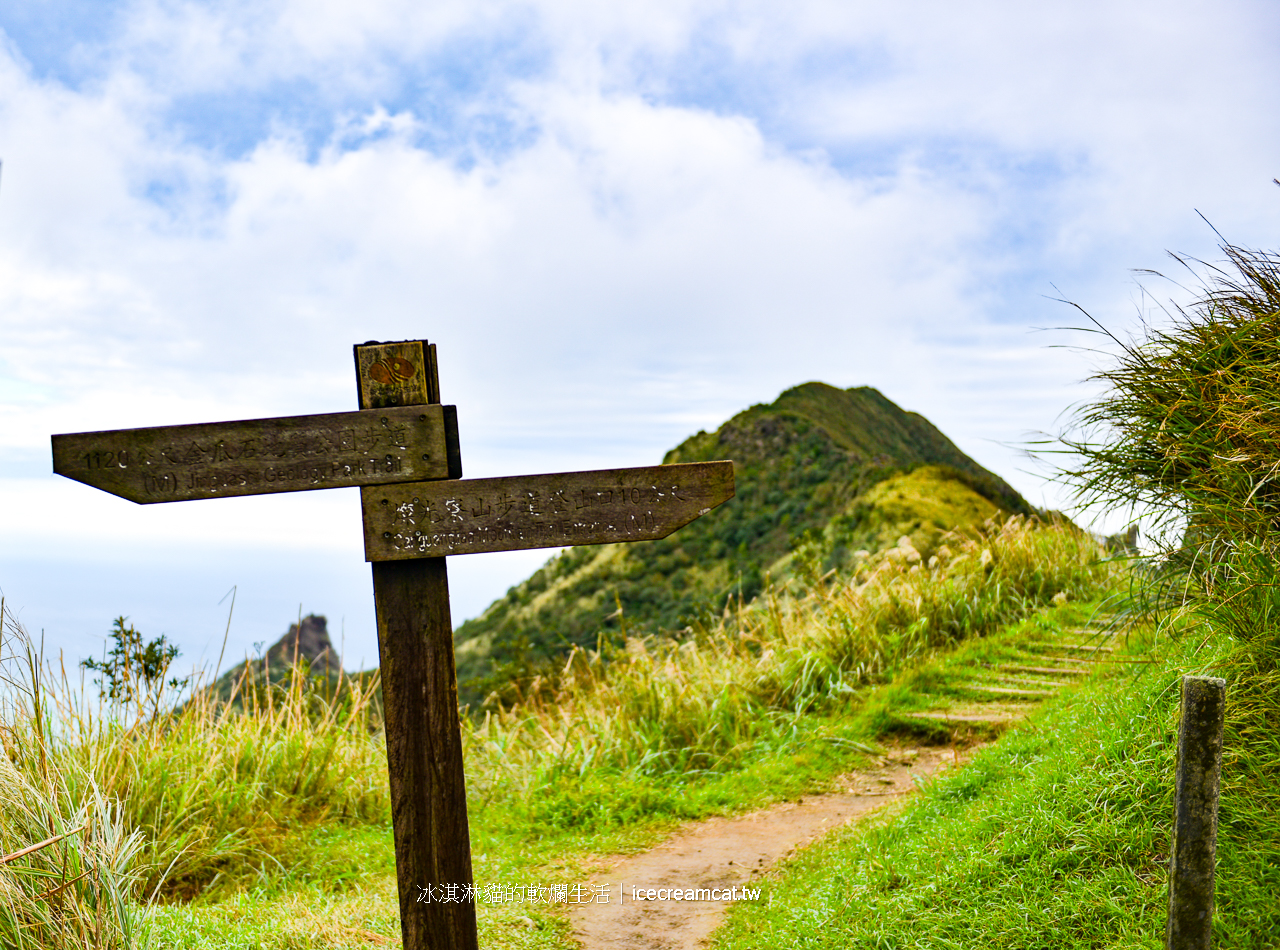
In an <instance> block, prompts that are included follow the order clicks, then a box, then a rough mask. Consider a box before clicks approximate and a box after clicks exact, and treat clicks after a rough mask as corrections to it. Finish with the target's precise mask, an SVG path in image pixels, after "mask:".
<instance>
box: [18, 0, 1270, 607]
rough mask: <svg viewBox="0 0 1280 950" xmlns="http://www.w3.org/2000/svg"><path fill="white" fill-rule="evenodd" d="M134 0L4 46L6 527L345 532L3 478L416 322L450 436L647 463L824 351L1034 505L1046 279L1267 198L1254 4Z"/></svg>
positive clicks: (340, 390) (494, 458) (480, 464)
mask: <svg viewBox="0 0 1280 950" xmlns="http://www.w3.org/2000/svg"><path fill="white" fill-rule="evenodd" d="M120 9H121V22H122V24H123V26H122V28H121V29H120V31H119V32H118V33H117V34H116V35H115V37H114V38H113V39H112V41H111V42H110V44H109V45H108V46H106V47H104V48H101V49H99V50H97V51H96V57H97V58H96V62H98V63H99V67H98V72H97V73H95V74H93V75H91V76H89V77H88V78H83V77H82V78H80V79H77V81H76V82H75V83H71V82H70V81H67V82H60V81H59V80H58V79H57V78H51V77H50V76H49V75H47V74H45V73H41V72H39V70H37V69H35V68H34V67H29V66H28V65H27V64H25V63H23V62H22V61H21V57H20V55H19V54H20V53H21V52H22V51H21V49H20V48H19V49H18V50H17V52H15V51H14V50H13V49H9V50H6V51H2V52H0V158H3V160H4V177H3V187H2V189H0V334H3V339H4V347H3V349H2V350H0V453H4V455H5V456H6V457H7V458H8V459H9V460H10V462H11V464H5V465H4V466H2V467H0V478H3V479H7V480H6V481H3V482H0V490H2V491H3V492H4V493H5V494H4V497H5V498H6V499H8V504H9V505H10V506H13V505H18V506H25V508H24V510H26V511H27V514H24V516H23V517H21V518H11V519H10V520H9V522H8V523H7V524H5V525H4V526H3V530H4V531H5V536H6V539H7V540H8V541H9V542H10V545H9V546H10V548H11V549H12V548H13V546H14V545H15V544H16V545H19V546H20V545H21V544H24V543H28V542H29V543H31V544H32V545H36V546H39V545H40V544H43V543H44V542H43V540H42V539H43V538H46V537H48V536H57V537H73V536H76V534H77V533H78V532H81V533H87V534H94V532H98V533H99V534H97V535H94V536H95V537H97V536H99V535H100V534H101V533H102V532H105V533H107V534H109V535H110V536H112V537H118V538H121V539H122V540H124V541H128V542H129V543H136V544H138V545H145V544H150V543H152V542H154V540H155V537H156V532H160V533H162V534H163V533H164V532H166V531H170V530H172V531H173V532H175V533H176V534H177V535H180V536H184V537H190V538H196V537H203V538H205V539H206V541H210V540H211V539H212V541H216V545H215V546H217V547H218V548H219V549H220V550H221V549H223V548H224V547H227V546H230V548H234V546H235V544H237V543H240V544H242V545H243V547H242V548H240V549H239V550H240V554H239V555H238V557H239V558H240V559H241V560H242V561H245V562H246V563H247V562H248V561H252V562H253V563H254V564H257V565H260V566H261V565H263V564H265V562H266V561H269V560H270V559H271V557H272V555H271V553H270V552H271V551H277V550H278V551H286V550H289V549H290V545H293V544H295V542H298V541H299V540H301V542H302V543H303V546H304V547H307V548H308V549H312V550H321V549H323V550H330V547H327V546H328V545H331V549H332V551H333V552H335V553H334V556H335V557H343V558H346V557H348V556H352V555H351V552H352V551H355V550H357V549H358V544H357V541H356V539H355V538H354V537H353V538H352V539H337V536H336V535H331V534H330V533H329V530H328V529H327V528H325V527H323V525H324V524H326V523H328V521H329V519H330V517H331V516H330V515H329V514H324V512H328V511H329V510H330V509H329V508H327V507H325V506H326V505H330V504H338V503H337V502H332V503H331V502H321V501H312V500H306V501H303V500H302V499H300V498H290V497H284V498H279V499H264V500H261V501H260V502H259V503H256V504H244V505H240V504H228V505H226V507H224V508H223V509H220V510H218V511H217V513H216V514H215V513H214V509H213V508H208V509H204V508H202V506H192V507H193V508H198V509H200V512H197V513H190V514H188V513H183V514H178V513H173V514H155V515H152V514H147V515H145V516H141V515H138V516H135V515H134V514H133V513H132V512H133V511H134V509H132V508H131V506H128V507H126V508H120V509H111V510H110V511H109V510H108V509H107V508H106V507H93V510H94V511H95V512H97V513H96V514H94V515H93V516H92V517H91V518H90V519H89V522H86V521H85V519H84V518H80V519H79V520H76V519H75V518H73V517H71V516H70V515H67V514H66V513H65V512H63V511H62V509H61V507H60V506H59V505H57V504H56V503H53V502H52V501H51V498H52V496H53V495H56V494H57V493H58V492H59V491H87V489H82V488H81V487H80V486H70V485H65V484H62V485H61V488H60V487H59V485H60V484H61V483H59V482H47V483H41V485H40V487H38V488H35V487H33V486H32V483H31V482H30V481H29V479H30V478H31V477H32V476H33V475H34V474H35V473H36V472H37V471H39V470H40V467H41V465H43V458H44V455H45V453H47V444H48V443H47V438H48V435H49V433H51V432H60V431H81V430H88V429H97V428H116V427H125V426H141V425H155V424H167V423H178V422H195V421H206V420H212V419H218V418H246V417H256V416H266V415H282V414H289V413H303V412H320V411H336V410H341V409H346V408H351V407H352V406H353V405H354V388H353V384H352V370H351V366H350V362H349V361H350V350H349V347H350V345H351V344H352V343H355V342H358V341H362V340H365V339H371V338H407V337H417V336H428V337H430V338H431V339H433V340H435V341H437V342H438V343H439V344H440V347H441V356H442V377H443V385H444V390H445V397H446V401H451V402H456V403H457V404H458V405H459V411H460V415H461V420H462V425H463V446H464V457H465V461H466V467H467V469H468V474H471V475H486V474H505V473H513V472H518V471H532V470H554V469H557V468H558V469H561V470H564V469H571V468H581V467H604V466H611V465H615V464H642V463H645V462H650V461H653V460H655V459H656V458H657V457H658V456H660V454H661V452H662V450H664V449H665V448H668V447H670V446H671V445H673V444H674V443H675V442H677V441H678V440H679V439H680V438H682V437H683V436H685V435H687V434H689V433H691V432H692V431H694V430H696V429H697V428H700V427H711V426H714V425H716V424H718V423H719V422H720V421H722V420H723V419H724V418H726V417H727V416H728V415H729V414H731V413H732V412H735V411H737V410H739V409H741V408H744V407H745V406H746V405H748V404H750V403H753V402H758V401H763V400H769V399H772V398H773V397H774V396H776V395H777V393H778V392H779V391H780V390H782V389H784V388H786V387H788V386H791V385H794V384H797V383H799V382H802V381H805V380H809V379H823V380H826V381H828V382H832V383H834V384H837V385H842V386H850V385H861V384H872V385H876V386H879V387H880V388H881V389H882V390H883V391H884V392H885V394H886V395H888V396H889V397H890V398H891V399H894V400H896V401H898V402H899V403H900V404H902V405H903V406H904V407H905V408H908V409H913V410H917V411H921V412H923V413H924V414H925V415H926V416H928V417H929V418H930V419H932V420H933V421H934V422H935V423H936V424H938V425H939V426H940V428H942V429H943V431H944V432H946V433H947V434H949V435H950V436H952V437H953V438H954V439H955V440H956V441H957V442H958V443H959V444H960V445H961V447H962V448H964V449H965V450H966V451H969V452H970V453H972V454H974V455H975V457H977V458H978V459H979V460H980V461H982V462H984V464H987V465H988V466H989V467H992V468H995V469H996V470H998V471H999V472H1000V473H1001V474H1002V475H1005V476H1006V477H1008V478H1010V479H1011V480H1012V481H1014V483H1015V484H1016V485H1018V487H1020V488H1021V489H1022V490H1024V491H1025V492H1027V493H1028V494H1029V495H1030V496H1032V497H1033V500H1035V501H1041V500H1045V501H1049V502H1053V501H1054V499H1053V498H1052V497H1050V496H1042V495H1041V490H1040V488H1039V487H1038V482H1037V481H1036V480H1035V479H1034V478H1032V477H1030V476H1024V475H1020V474H1018V473H1016V472H1015V471H1013V468H1014V467H1015V466H1016V465H1017V464H1019V462H1018V459H1017V455H1016V452H1014V451H1013V450H1011V449H1008V448H1005V447H1002V446H1001V445H1000V443H1009V442H1014V441H1017V440H1018V439H1020V438H1022V437H1023V435H1024V433H1026V432H1027V431H1029V430H1033V429H1043V428H1048V427H1051V426H1052V425H1053V424H1054V417H1055V416H1056V415H1057V413H1058V411H1059V410H1061V409H1062V408H1064V407H1065V406H1066V405H1067V404H1068V403H1069V402H1070V401H1072V400H1073V399H1075V398H1078V397H1079V396H1080V395H1081V394H1082V393H1083V392H1086V391H1087V390H1085V389H1081V388H1079V387H1076V386H1074V381H1075V380H1077V379H1079V378H1080V377H1081V376H1083V375H1085V374H1086V373H1087V372H1088V363H1087V361H1086V360H1083V359H1082V358H1081V357H1080V356H1079V355H1078V354H1075V353H1073V352H1071V351H1066V350H1050V349H1046V348H1045V344H1047V343H1049V342H1062V341H1068V340H1071V339H1073V338H1072V337H1071V336H1070V335H1069V334H1056V335H1055V334H1034V333H1029V332H1028V328H1029V327H1034V326H1054V325H1059V324H1062V323H1070V322H1072V321H1073V319H1074V318H1073V314H1072V312H1071V311H1069V310H1068V309H1067V308H1065V307H1062V305H1060V304H1054V303H1051V302H1050V301H1048V300H1047V299H1045V295H1053V294H1054V291H1053V289H1052V287H1051V286H1050V282H1051V281H1052V282H1056V283H1057V284H1058V285H1059V286H1060V287H1061V288H1062V292H1063V293H1065V294H1067V295H1068V296H1070V297H1071V298H1072V299H1075V300H1078V301H1079V302H1081V303H1083V304H1086V305H1087V306H1089V308H1090V309H1091V311H1093V312H1095V313H1096V314H1098V315H1099V316H1100V317H1101V318H1103V319H1104V320H1106V321H1109V322H1111V323H1114V324H1121V323H1125V322H1128V321H1129V320H1130V319H1131V316H1132V312H1133V311H1132V304H1131V298H1132V295H1133V289H1132V283H1131V279H1130V277H1129V275H1128V273H1127V268H1129V267H1133V266H1153V265H1156V266H1158V265H1161V264H1162V256H1161V255H1162V251H1163V249H1164V248H1165V247H1174V248H1178V249H1185V250H1189V251H1191V252H1193V253H1200V254H1209V253H1211V251H1212V247H1213V237H1212V234H1211V233H1210V232H1209V231H1208V229H1206V228H1204V227H1203V226H1202V225H1201V224H1200V223H1199V221H1198V220H1197V219H1196V218H1195V217H1194V214H1193V213H1192V210H1191V209H1192V208H1193V207H1197V208H1200V209H1201V210H1203V211H1205V213H1206V214H1208V215H1209V216H1210V217H1211V218H1213V219H1214V221H1215V223H1217V224H1218V225H1219V226H1220V227H1222V228H1223V230H1224V232H1225V233H1227V234H1228V235H1229V236H1232V237H1233V238H1236V239H1239V240H1241V241H1244V242H1253V243H1262V244H1266V243H1268V242H1269V241H1270V239H1271V236H1272V234H1273V231H1272V229H1271V225H1270V220H1271V216H1272V215H1271V208H1272V207H1273V205H1270V204H1267V202H1268V201H1271V200H1274V199H1272V197H1271V194H1270V193H1269V191H1268V190H1267V189H1268V187H1273V186H1268V185H1267V182H1268V181H1269V179H1270V178H1271V176H1272V175H1274V174H1275V173H1276V171H1277V170H1276V169H1273V168H1272V167H1271V164H1272V163H1273V161H1274V156H1275V154H1276V145H1277V141H1276V138H1277V132H1276V131H1275V128H1274V124H1273V123H1271V122H1270V121H1269V116H1270V115H1271V114H1273V113H1274V112H1275V111H1276V110H1275V105H1276V104H1275V102H1274V99H1275V97H1276V93H1275V92H1274V90H1275V89H1277V88H1280V87H1278V86H1277V84H1276V83H1275V82H1274V81H1273V80H1274V79H1275V78H1276V76H1275V74H1276V60H1277V57H1276V54H1275V53H1274V51H1273V49H1274V44H1273V43H1270V42H1269V41H1268V37H1271V36H1272V35H1273V34H1274V32H1275V25H1276V20H1277V18H1276V15H1275V14H1274V13H1273V12H1272V11H1271V9H1270V8H1269V7H1267V6H1262V5H1257V4H1253V3H1246V2H1236V3H1229V4H1218V5H1214V6H1213V7H1212V8H1210V7H1209V6H1207V5H1203V4H1197V3H1184V4H1181V5H1179V4H1173V5H1170V4H1167V3H1166V4H1160V5H1156V4H1148V3H1134V4H1128V5H1123V6H1121V7H1118V8H1117V7H1115V5H1114V4H1112V5H1106V6H1104V5H1101V4H1077V5H1072V6H1071V7H1066V6H1062V7H1053V8H1046V7H1043V5H1042V6H1040V7H1035V6H1026V5H1020V4H1012V3H988V4H980V5H966V6H963V7H957V6H955V5H954V4H907V5H884V4H879V5H851V4H847V3H801V4H794V5H788V6H787V7H785V8H783V7H778V6H777V5H772V4H749V3H727V2H726V3H712V2H695V0H685V2H671V3H662V4H652V3H647V4H643V5H639V4H614V5H600V4H595V3H579V2H567V0H562V2H550V0H548V2H545V3H497V2H490V3H478V4H477V3H468V4H433V5H432V6H431V7H430V8H427V9H424V8H422V7H421V5H419V4H409V3H401V2H391V0H388V2H381V3H366V4H358V5H353V4H346V3H332V4H317V3H305V4H303V3H292V2H277V3H273V4H253V5H248V4H236V3H224V4H192V3H179V2H163V3H162V2H148V3H140V4H136V5H133V6H130V7H121V8H120ZM2 25H3V19H2V18H0V26H2ZM90 59H92V57H90ZM37 76H44V77H45V78H37ZM418 86H422V87H423V88H424V89H426V91H424V92H415V91H414V90H415V89H417V88H418ZM200 96H205V97H208V101H209V102H210V103H213V104H212V105H208V106H207V108H208V109H209V110H210V111H209V112H208V116H210V117H212V116H214V111H215V106H216V110H220V111H217V118H216V120H215V118H207V119H206V118H202V116H203V115H204V113H202V112H201V111H200V108H201V107H200V106H199V105H191V103H192V102H196V103H199V102H202V101H204V100H201V99H199V97H200ZM192 97H195V98H192ZM295 107H296V108H295ZM184 109H185V110H187V111H185V112H184V111H183V110H184ZM193 109H194V110H195V111H194V112H191V110H193ZM237 110H239V111H240V112H242V113H243V116H244V118H243V120H242V121H241V120H238V119H237V118H236V116H237V114H238V112H237ZM228 116H230V118H228ZM291 116H294V118H290V117H291ZM179 119H181V121H179ZM202 122H203V123H204V124H203V125H202V124H201V123H202ZM223 126H228V127H229V129H230V131H229V132H228V133H227V134H229V135H231V137H232V138H233V139H234V138H235V137H236V136H237V135H239V136H240V137H241V138H242V139H244V141H246V142H247V143H248V145H247V147H243V148H241V147H234V148H226V149H223V148H221V147H219V146H217V145H215V144H210V143H211V142H216V141H217V140H218V137H219V135H222V134H223V131H225V130H224V129H223ZM495 130H496V131H495ZM237 141H238V140H237ZM433 143H434V144H433ZM1278 197H1280V196H1278ZM24 479H26V480H24ZM51 493H52V494H51ZM68 497H71V496H68ZM108 501H110V500H108ZM72 504H79V503H78V502H75V503H72ZM112 504H115V502H112ZM126 511H127V512H129V513H128V514H123V513H121V512H126ZM204 512H208V513H204ZM186 519H193V520H190V521H189V522H188V520H186ZM298 519H301V521H300V522H299V520H298ZM339 520H341V519H336V518H335V519H334V524H335V525H336V524H337V523H338V521H339ZM346 520H347V521H350V518H347V519H346ZM299 523H304V524H306V525H307V527H306V529H305V530H302V529H299V528H298V527H297V525H298V524H299ZM290 525H293V526H294V527H289V526H290ZM348 527H349V526H348ZM338 530H339V529H338V528H337V527H334V528H333V531H335V532H336V531H338ZM342 530H346V529H342ZM311 532H314V535H313V534H312V533H311ZM286 535H287V536H288V538H290V539H292V540H286V538H285V536H286ZM320 537H323V538H325V539H327V540H324V541H321V540H319V538H320ZM235 539H241V540H240V541H239V542H237V541H236V540H235ZM313 542H314V543H313ZM41 550H44V551H46V552H47V548H41ZM339 551H346V552H347V553H346V554H340V553H338V552H339ZM50 556H52V555H50ZM495 563H496V562H495ZM526 566H527V565H525V564H524V563H523V562H521V564H520V565H518V567H519V569H520V570H523V569H524V567H526ZM257 569H258V568H255V570H257ZM515 569H516V567H513V568H512V570H515ZM263 570H264V571H267V573H269V569H268V568H266V567H263ZM466 570H468V571H470V570H471V568H467V569H466ZM477 570H478V571H479V570H480V569H477ZM495 570H497V569H495ZM481 573H483V572H482V571H481ZM500 574H501V572H499V574H498V575H495V577H494V578H493V580H492V584H493V593H494V594H498V593H501V591H502V589H504V588H505V586H506V585H507V584H508V583H510V582H511V581H512V580H514V579H515V577H514V576H500ZM280 583H281V584H282V585H283V584H286V583H293V581H292V580H288V579H287V578H284V577H283V576H282V579H281V580H280ZM468 583H470V582H468ZM357 586H358V585H357ZM353 589H354V588H353ZM476 589H479V588H476ZM366 607H367V605H365V606H364V607H359V608H357V607H352V609H351V610H350V611H349V613H351V615H353V616H355V615H365V614H367V613H368V611H367V609H366ZM308 609H311V608H310V607H309V608H308ZM315 609H321V610H322V609H324V608H323V606H322V605H315ZM330 610H331V612H336V611H337V610H338V608H330ZM119 611H120V608H119V607H118V606H117V607H111V608H110V610H109V611H108V613H112V615H114V612H119ZM362 611H363V613H361V612H362ZM104 616H105V614H104ZM286 619H287V618H286Z"/></svg>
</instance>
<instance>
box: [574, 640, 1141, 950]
mask: <svg viewBox="0 0 1280 950" xmlns="http://www.w3.org/2000/svg"><path fill="white" fill-rule="evenodd" d="M1113 640H1114V637H1113V635H1112V634H1111V633H1110V632H1109V631H1107V630H1104V629H1099V628H1098V627H1093V626H1086V627H1079V628H1075V629H1071V630H1067V631H1064V632H1063V633H1062V634H1061V635H1059V636H1048V637H1046V638H1045V639H1044V640H1043V641H1042V642H1033V643H1027V644H1025V645H1023V646H1022V647H1020V649H1019V650H1018V653H1017V655H1016V657H1014V658H1012V659H1010V660H1006V661H1005V662H1002V663H999V664H997V665H995V666H994V667H991V668H982V669H974V670H972V671H970V674H971V675H970V676H969V678H968V682H966V683H964V684H963V685H962V686H960V687H959V688H958V689H956V688H953V689H952V690H951V691H950V692H949V695H948V696H946V697H939V702H938V704H937V706H935V707H934V708H932V709H929V710H926V711H921V712H914V713H906V714H904V718H907V719H921V720H927V721H932V722H934V723H937V724H939V725H941V726H944V727H949V728H950V729H951V730H952V733H953V736H960V735H966V734H967V735H969V736H970V737H972V736H973V733H972V731H971V730H972V729H973V727H985V729H986V733H985V734H987V735H990V734H991V733H992V731H994V732H999V731H1002V730H1003V729H1005V728H1007V727H1008V726H1010V725H1012V724H1013V723H1015V722H1017V721H1019V720H1021V719H1022V718H1023V717H1025V716H1026V715H1027V713H1028V712H1029V711H1030V710H1031V709H1033V708H1035V706H1037V705H1039V704H1040V703H1041V702H1043V701H1044V700H1045V699H1047V698H1049V697H1050V696H1053V695H1054V694H1056V693H1057V692H1058V691H1059V690H1061V689H1063V688H1064V687H1066V686H1068V685H1070V684H1071V683H1072V682H1074V681H1076V680H1078V679H1079V678H1081V677H1083V676H1085V675H1087V672H1088V670H1089V668H1090V667H1091V666H1094V665H1096V664H1099V663H1110V662H1116V660H1115V658H1114V657H1112V654H1113V653H1114V652H1115V648H1114V646H1113V645H1111V644H1112V643H1113ZM963 761H964V756H957V755H956V753H955V752H954V751H952V749H951V748H945V747H937V746H935V747H924V748H920V749H900V750H897V751H894V752H892V753H890V754H889V756H888V757H886V758H885V759H883V760H882V767H881V768H880V769H873V770H870V771H867V772H855V773H850V774H848V775H845V776H842V777H841V779H840V780H839V784H840V785H841V787H842V791H838V792H832V793H828V794H824V795H813V796H808V797H806V798H805V799H804V800H803V801H802V802H787V803H784V804H781V805H775V806H774V807H772V808H767V809H765V810H763V811H759V812H755V813H754V814H750V815H744V816H743V817H741V818H713V819H711V820H710V821H704V822H699V823H697V824H692V825H689V826H688V827H687V828H686V829H685V830H684V831H683V832H680V833H678V834H676V835H675V836H674V837H672V838H671V839H669V840H668V841H667V842H666V843H664V844H662V845H660V846H658V847H657V848H654V849H653V850H652V851H647V852H645V853H644V854H637V855H634V856H632V857H626V858H621V859H619V860H618V861H617V862H615V863H613V864H612V865H609V866H608V867H606V868H605V869H604V870H603V871H602V872H601V873H599V874H597V875H596V878H595V879H596V881H597V883H606V882H607V883H609V884H611V885H612V887H611V888H610V896H611V898H613V899H612V900H611V901H610V902H609V903H607V904H595V903H592V904H577V905H573V910H572V912H571V916H572V920H573V924H574V931H575V934H576V935H577V937H578V939H579V940H580V941H581V942H582V946H583V948H584V950H695V948H697V947H700V946H702V945H703V943H704V942H705V941H706V938H707V937H708V936H710V934H711V931H713V930H714V929H715V928H716V927H717V926H719V924H720V921H721V919H722V918H723V916H724V912H725V909H726V908H727V907H728V906H729V904H730V903H731V900H707V899H703V900H696V899H695V900H688V901H686V900H675V899H671V898H670V896H669V895H668V899H666V900H661V899H655V900H635V899H633V894H635V893H636V891H633V890H632V889H633V888H636V889H639V888H643V889H645V890H646V891H647V890H648V889H649V888H653V889H655V890H657V889H659V888H663V889H670V888H680V889H681V890H685V889H688V888H695V889H699V888H705V889H708V890H710V889H717V888H725V887H730V888H732V887H735V886H737V887H739V888H740V887H742V885H744V884H745V885H747V886H749V887H753V886H755V885H754V884H753V882H754V881H756V880H758V879H759V877H760V875H761V874H762V873H763V872H764V871H766V870H768V869H769V868H770V867H771V866H772V865H773V864H775V863H776V862H777V861H779V860H781V859H782V858H785V857H786V856H787V855H789V854H790V853H791V852H792V851H794V850H795V849H796V848H801V847H804V846H805V845H806V844H808V843H809V842H810V841H813V840H814V839H815V838H818V837H820V836H821V835H823V834H825V833H827V832H828V831H830V830H831V829H832V828H837V827H839V826H840V825H842V824H844V823H845V822H847V821H849V820H850V819H851V818H854V817H855V816H857V815H859V814H863V813H865V812H868V811H870V810H871V809H873V808H877V807H879V806H880V805H882V804H884V803H885V802H888V801H891V800H892V799H894V798H896V797H897V796H900V795H902V794H903V793H905V792H908V791H911V790H912V789H913V788H914V787H915V784H916V782H917V781H919V780H923V779H926V778H929V777H930V776H932V775H935V774H936V773H938V772H939V771H941V770H942V769H944V768H946V767H948V766H952V767H958V766H959V765H961V764H962V763H963ZM619 886H621V890H622V900H621V902H619V901H618V900H617V895H618V890H619ZM721 896H723V895H721ZM739 896H740V895H739Z"/></svg>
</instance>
